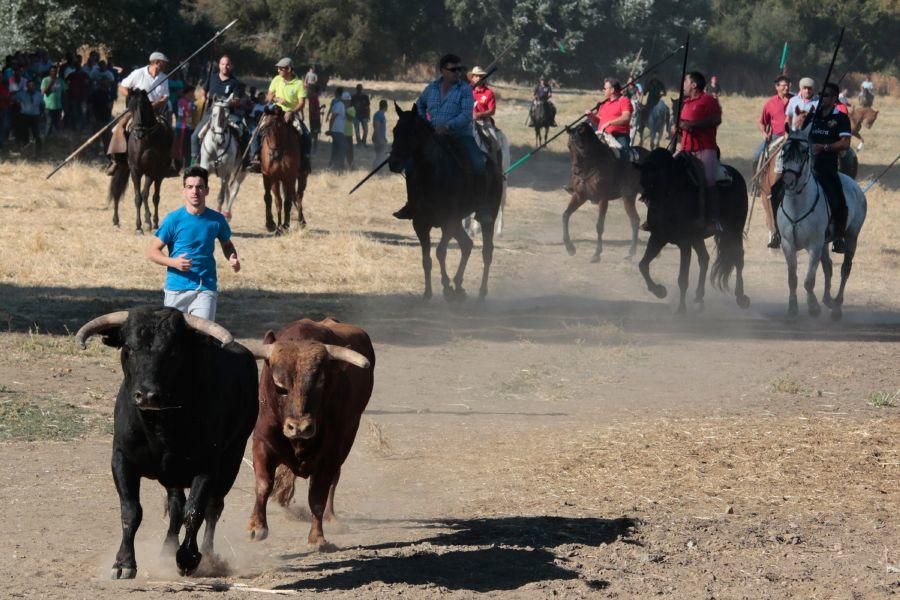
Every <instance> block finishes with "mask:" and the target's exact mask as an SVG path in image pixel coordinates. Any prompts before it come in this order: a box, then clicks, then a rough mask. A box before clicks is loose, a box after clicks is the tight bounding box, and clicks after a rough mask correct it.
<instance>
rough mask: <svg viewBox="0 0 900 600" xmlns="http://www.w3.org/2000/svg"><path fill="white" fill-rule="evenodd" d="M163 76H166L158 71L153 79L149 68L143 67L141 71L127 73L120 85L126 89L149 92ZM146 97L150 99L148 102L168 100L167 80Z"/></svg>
mask: <svg viewBox="0 0 900 600" xmlns="http://www.w3.org/2000/svg"><path fill="white" fill-rule="evenodd" d="M165 76H166V74H165V73H163V72H162V71H160V72H159V73H157V75H156V77H154V76H153V75H151V74H150V67H143V68H141V69H135V70H134V71H132V72H131V73H129V74H128V77H126V78H125V79H123V80H122V83H121V84H120V85H122V87H126V88H128V89H139V90H144V91H145V92H149V91H150V89H151V88H152V87H153V86H155V85H156V83H157V82H158V81H159V80H160V79H162V78H163V77H165ZM147 97H148V98H149V99H150V102H156V101H157V100H162V99H164V98H168V97H169V80H168V79H167V80H166V81H164V82H163V83H162V84H161V85H159V86H157V87H156V89H154V90H153V91H152V92H150V93H149V94H148V95H147Z"/></svg>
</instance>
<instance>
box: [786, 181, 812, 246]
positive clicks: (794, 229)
mask: <svg viewBox="0 0 900 600" xmlns="http://www.w3.org/2000/svg"><path fill="white" fill-rule="evenodd" d="M810 177H812V175H810ZM813 181H814V182H815V184H816V199H815V200H814V201H813V203H812V206H811V207H810V208H809V210H807V211H806V212H805V213H803V214H802V215H800V216H799V217H798V218H796V219H794V218H793V217H791V215H789V214H788V212H787V209H786V208H785V207H784V201H783V200H782V202H781V212H782V213H784V216H785V218H786V219H787V220H788V221H790V222H791V236H792V237H793V238H794V248H796V247H797V225H799V224H800V223H801V222H802V221H803V219H805V218H806V217H808V216H809V215H811V214H812V213H813V211H815V210H816V206H818V205H819V198H820V197H821V196H822V187H821V186H820V185H819V182H818V181H816V179H815V178H813ZM807 183H808V182H807ZM803 188H804V189H806V184H804V185H803Z"/></svg>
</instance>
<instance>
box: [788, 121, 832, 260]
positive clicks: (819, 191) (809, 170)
mask: <svg viewBox="0 0 900 600" xmlns="http://www.w3.org/2000/svg"><path fill="white" fill-rule="evenodd" d="M789 144H790V145H793V144H803V145H805V146H806V152H804V158H803V160H802V161H801V162H800V166H799V169H800V170H799V171H797V170H795V169H783V172H782V177H783V175H784V173H793V174H794V175H795V176H796V180H795V181H799V180H800V177H801V176H802V174H803V172H804V171H806V181H804V182H803V185H802V186H801V187H800V189H799V190H793V189H792V190H791V192H793V193H794V194H795V195H797V196H799V195H800V194H802V193H803V192H804V190H806V186H807V185H808V184H809V182H810V180H812V181H813V182H814V183H815V184H816V199H815V200H814V201H813V203H812V206H810V207H809V209H808V210H807V211H806V212H805V213H803V214H802V215H800V216H799V217H797V218H796V219H795V218H794V217H792V216H791V215H789V214H788V212H787V209H786V208H785V203H784V202H782V203H781V212H782V214H783V215H784V216H785V218H786V219H787V220H788V221H790V223H791V235H792V236H793V238H794V242H793V245H794V248H796V247H797V226H798V225H799V224H800V223H801V222H802V221H803V220H804V219H805V218H806V217H808V216H809V215H811V214H813V212H814V211H815V210H816V207H817V206H818V205H819V197H820V196H821V195H822V188H821V186H820V185H819V182H818V181H816V179H815V177H813V173H812V168H810V167H809V160H810V158H811V157H812V152H811V151H810V144H809V141H808V140H798V139H793V140H792V139H790V138H788V141H786V142H785V143H784V146H782V148H781V151H782V153H784V151H785V150H787V149H788V145H789ZM782 155H783V154H782ZM792 187H793V186H792Z"/></svg>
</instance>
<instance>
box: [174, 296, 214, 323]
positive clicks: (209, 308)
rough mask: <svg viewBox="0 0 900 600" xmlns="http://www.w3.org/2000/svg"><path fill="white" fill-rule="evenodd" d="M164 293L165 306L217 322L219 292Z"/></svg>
mask: <svg viewBox="0 0 900 600" xmlns="http://www.w3.org/2000/svg"><path fill="white" fill-rule="evenodd" d="M164 291H165V300H163V305H164V306H169V307H171V308H177V309H178V310H180V311H181V312H183V313H187V314H189V315H194V316H197V317H202V318H204V319H209V320H210V321H215V320H216V298H217V297H218V293H217V292H213V291H212V290H179V291H177V292H176V291H172V290H164Z"/></svg>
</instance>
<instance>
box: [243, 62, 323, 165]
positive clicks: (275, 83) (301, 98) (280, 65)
mask: <svg viewBox="0 0 900 600" xmlns="http://www.w3.org/2000/svg"><path fill="white" fill-rule="evenodd" d="M275 68H276V69H278V75H276V76H275V77H274V78H273V79H272V82H271V83H270V84H269V93H268V94H267V95H266V103H268V104H269V105H270V106H271V105H272V104H273V103H274V104H275V105H276V106H278V107H279V108H280V109H281V110H282V111H284V120H285V121H286V122H287V123H289V124H291V125H292V126H293V127H294V129H295V130H296V131H297V134H298V135H299V137H300V144H301V149H302V153H303V154H307V153H308V152H307V149H306V148H305V146H306V143H305V142H304V140H308V138H309V131H308V130H307V129H306V125H305V124H304V123H303V107H304V106H306V88H305V87H304V86H303V80H302V79H300V78H299V77H297V76H296V75H295V74H294V61H292V60H291V59H290V58H282V59H281V60H279V61H278V62H277V63H275ZM268 119H269V115H264V116H263V118H262V122H261V123H260V127H264V126H265V123H266V122H267V121H268ZM261 133H262V132H260V134H261ZM260 134H258V135H257V136H256V137H255V138H253V144H252V147H251V148H250V152H251V154H253V160H252V162H251V168H252V169H253V170H257V169H258V168H259V149H260V146H261V135H260Z"/></svg>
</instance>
